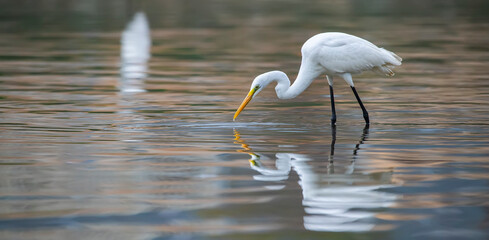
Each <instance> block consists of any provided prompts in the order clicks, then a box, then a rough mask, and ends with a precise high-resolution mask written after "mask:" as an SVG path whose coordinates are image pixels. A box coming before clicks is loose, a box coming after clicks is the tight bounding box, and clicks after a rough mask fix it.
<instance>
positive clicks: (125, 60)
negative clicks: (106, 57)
mask: <svg viewBox="0 0 489 240" xmlns="http://www.w3.org/2000/svg"><path fill="white" fill-rule="evenodd" d="M150 49H151V36H150V29H149V24H148V19H147V18H146V15H145V14H144V13H143V12H138V13H136V14H135V15H134V17H133V19H132V20H131V21H130V22H129V23H128V24H127V27H126V29H125V30H124V32H123V33H122V37H121V79H120V82H119V90H120V91H121V92H122V93H137V92H145V91H146V90H145V89H144V79H145V78H146V76H147V72H148V66H147V63H148V60H149V59H150V57H151V54H150Z"/></svg>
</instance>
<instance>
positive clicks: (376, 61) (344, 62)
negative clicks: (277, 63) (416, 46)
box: [233, 32, 402, 125]
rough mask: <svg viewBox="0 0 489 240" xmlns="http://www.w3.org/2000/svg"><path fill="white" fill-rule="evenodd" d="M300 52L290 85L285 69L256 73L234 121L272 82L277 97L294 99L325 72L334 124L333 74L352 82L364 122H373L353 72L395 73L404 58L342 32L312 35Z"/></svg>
mask: <svg viewBox="0 0 489 240" xmlns="http://www.w3.org/2000/svg"><path fill="white" fill-rule="evenodd" d="M301 52H302V62H301V67H300V69H299V73H298V75H297V78H296V80H295V81H294V83H293V84H292V85H290V80H289V78H288V77H287V75H286V74H285V73H284V72H282V71H271V72H266V73H263V74H261V75H259V76H257V77H256V78H255V80H253V83H252V84H251V88H250V92H249V93H248V95H247V96H246V98H245V99H244V100H243V102H242V103H241V105H240V106H239V108H238V110H237V111H236V113H235V114H234V118H233V121H234V120H236V118H237V117H238V115H239V113H240V112H241V111H242V110H243V109H244V108H245V107H246V105H247V104H248V103H249V102H250V101H251V99H252V98H253V97H254V96H256V95H257V94H258V93H259V92H260V91H261V90H262V89H263V88H265V87H266V86H267V85H268V84H270V83H271V82H273V81H275V82H277V86H276V87H275V91H276V92H277V97H278V98H280V99H291V98H295V97H296V96H297V95H299V94H300V93H302V92H303V91H304V90H306V88H307V87H309V85H310V84H311V83H312V81H313V80H314V79H315V78H317V77H318V76H320V75H322V74H326V78H327V80H328V83H329V91H330V97H331V111H332V116H331V123H332V124H335V123H336V110H335V105H334V94H333V76H334V75H337V76H340V77H342V78H343V79H344V80H345V81H346V82H347V83H348V84H349V85H350V87H351V89H352V90H353V93H354V94H355V97H356V99H357V101H358V103H359V104H360V107H361V108H362V111H363V118H364V119H365V123H366V124H367V125H368V124H369V123H370V121H369V117H368V112H367V109H365V106H363V103H362V100H361V99H360V97H359V96H358V93H357V91H356V89H355V86H354V84H353V80H352V77H351V75H352V74H355V73H361V72H363V71H368V70H372V71H374V72H378V73H381V74H385V75H386V76H393V75H394V72H393V71H392V69H393V68H394V67H395V66H399V65H401V61H402V59H401V58H400V57H399V56H397V55H396V54H395V53H393V52H391V51H388V50H385V49H383V48H379V47H377V46H375V45H374V44H373V43H371V42H369V41H367V40H365V39H362V38H359V37H356V36H353V35H350V34H346V33H340V32H328V33H320V34H317V35H315V36H313V37H311V38H309V39H308V40H307V41H306V42H305V43H304V45H303V46H302V49H301Z"/></svg>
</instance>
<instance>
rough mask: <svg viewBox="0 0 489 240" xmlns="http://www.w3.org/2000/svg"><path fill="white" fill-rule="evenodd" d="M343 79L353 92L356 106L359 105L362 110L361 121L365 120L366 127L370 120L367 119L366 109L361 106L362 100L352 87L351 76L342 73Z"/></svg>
mask: <svg viewBox="0 0 489 240" xmlns="http://www.w3.org/2000/svg"><path fill="white" fill-rule="evenodd" d="M341 76H342V77H343V79H345V81H346V82H347V83H348V85H350V87H351V90H353V94H355V97H356V98H357V101H358V104H360V107H361V108H362V112H363V119H365V123H366V127H368V125H369V124H370V120H369V118H368V112H367V109H365V106H363V103H362V100H361V99H360V97H359V96H358V93H357V90H356V89H355V85H353V79H352V78H351V74H349V73H344V74H342V75H341Z"/></svg>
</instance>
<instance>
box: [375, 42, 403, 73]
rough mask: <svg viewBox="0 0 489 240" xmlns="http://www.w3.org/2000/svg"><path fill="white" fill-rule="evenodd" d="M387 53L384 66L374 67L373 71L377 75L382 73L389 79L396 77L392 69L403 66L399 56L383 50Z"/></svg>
mask: <svg viewBox="0 0 489 240" xmlns="http://www.w3.org/2000/svg"><path fill="white" fill-rule="evenodd" d="M382 50H384V51H385V53H386V54H385V60H384V61H385V63H384V64H382V66H377V67H374V68H373V69H372V70H373V71H374V72H376V73H380V74H383V75H386V76H389V77H392V76H394V71H392V69H393V68H394V67H396V66H400V65H401V64H402V58H401V57H399V56H398V55H397V54H395V53H393V52H391V51H389V50H386V49H383V48H382Z"/></svg>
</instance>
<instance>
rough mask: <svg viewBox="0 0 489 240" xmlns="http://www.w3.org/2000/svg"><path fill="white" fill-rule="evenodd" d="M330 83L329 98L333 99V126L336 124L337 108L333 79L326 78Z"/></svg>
mask: <svg viewBox="0 0 489 240" xmlns="http://www.w3.org/2000/svg"><path fill="white" fill-rule="evenodd" d="M326 78H327V79H328V83H329V97H330V99H331V125H335V124H336V108H335V106H334V93H333V77H330V76H326Z"/></svg>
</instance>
